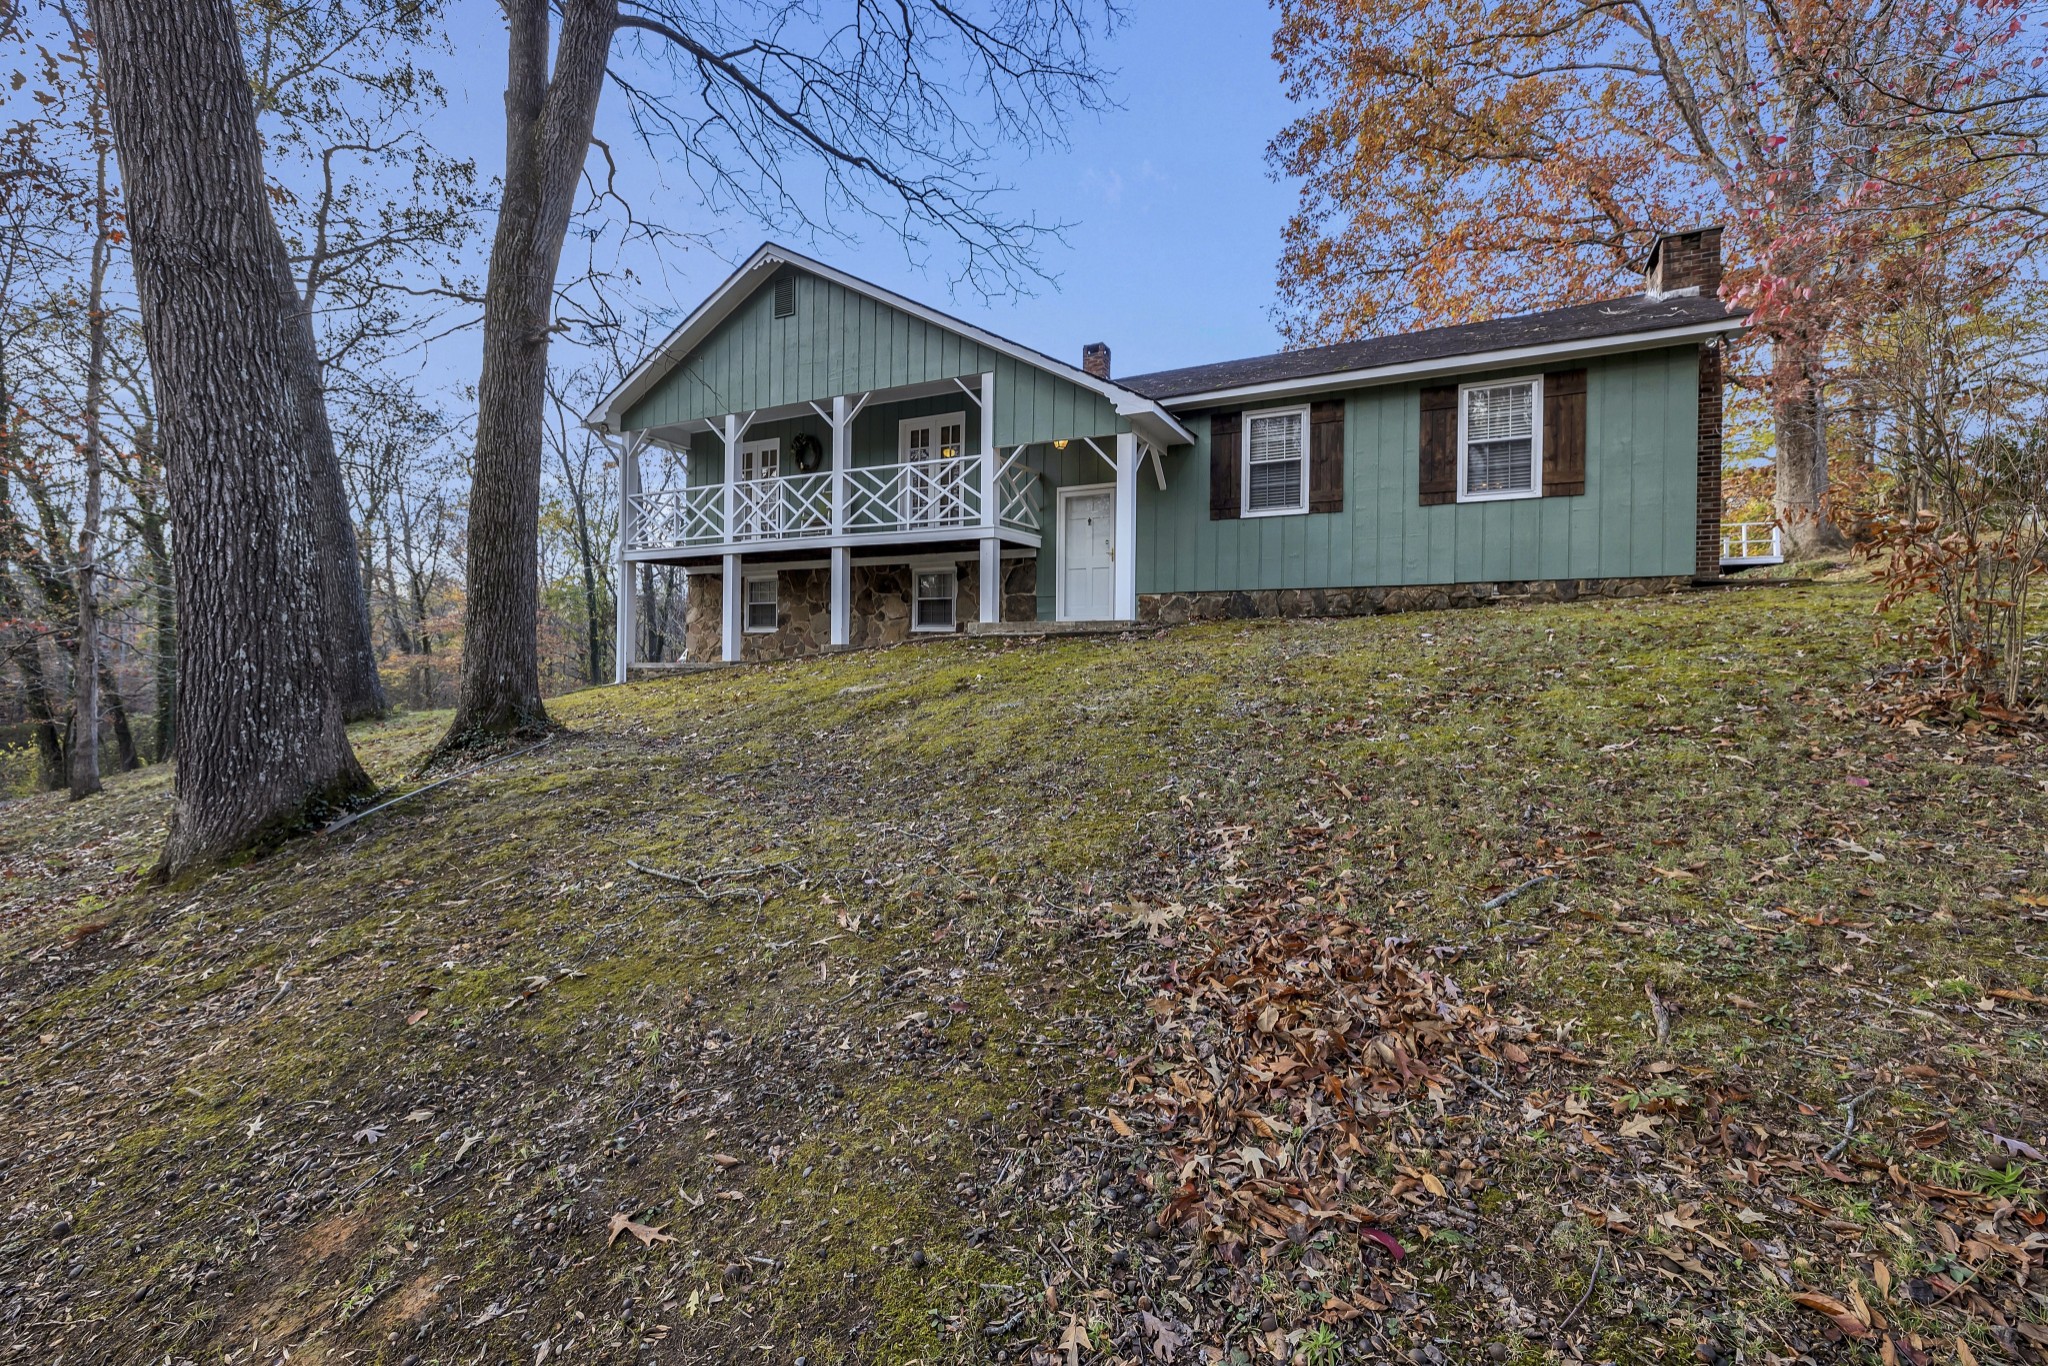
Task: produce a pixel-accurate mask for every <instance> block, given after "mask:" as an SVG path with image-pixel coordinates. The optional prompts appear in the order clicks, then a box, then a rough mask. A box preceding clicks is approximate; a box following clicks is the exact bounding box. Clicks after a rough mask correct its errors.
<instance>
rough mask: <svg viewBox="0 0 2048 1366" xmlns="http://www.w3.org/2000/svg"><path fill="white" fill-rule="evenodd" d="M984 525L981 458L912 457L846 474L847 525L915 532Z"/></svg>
mask: <svg viewBox="0 0 2048 1366" xmlns="http://www.w3.org/2000/svg"><path fill="white" fill-rule="evenodd" d="M979 525H981V457H980V456H978V455H957V456H954V457H953V458H952V459H950V460H948V459H944V458H940V459H936V460H912V461H907V462H905V463H904V464H900V465H875V466H870V467H869V468H866V469H853V470H848V471H847V472H846V529H847V530H848V531H849V532H853V533H855V534H859V533H861V532H871V531H916V530H921V529H923V528H925V527H964V526H979Z"/></svg>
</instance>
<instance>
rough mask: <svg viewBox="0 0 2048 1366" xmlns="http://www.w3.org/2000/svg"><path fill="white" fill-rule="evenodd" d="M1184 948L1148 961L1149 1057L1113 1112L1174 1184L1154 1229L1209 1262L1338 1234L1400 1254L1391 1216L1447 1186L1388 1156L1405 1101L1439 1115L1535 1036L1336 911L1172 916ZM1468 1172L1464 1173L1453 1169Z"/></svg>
mask: <svg viewBox="0 0 2048 1366" xmlns="http://www.w3.org/2000/svg"><path fill="white" fill-rule="evenodd" d="M1183 928H1184V931H1185V940H1186V943H1187V946H1188V949H1187V952H1184V953H1182V954H1180V955H1177V956H1175V957H1174V958H1173V959H1172V960H1171V961H1169V962H1167V963H1166V964H1164V965H1162V977H1161V979H1160V980H1159V981H1158V983H1157V984H1156V985H1157V992H1156V994H1155V995H1154V997H1153V1000H1152V1009H1153V1012H1154V1015H1155V1016H1156V1017H1157V1021H1158V1035H1157V1043H1156V1046H1155V1048H1154V1049H1153V1050H1152V1051H1151V1052H1150V1053H1149V1054H1147V1055H1145V1056H1143V1057H1141V1058H1139V1059H1138V1060H1136V1061H1134V1062H1133V1063H1131V1064H1130V1066H1129V1067H1128V1068H1127V1069H1126V1071H1125V1078H1124V1081H1125V1085H1124V1092H1123V1094H1122V1096H1121V1097H1120V1098H1119V1103H1120V1104H1121V1105H1123V1106H1124V1107H1125V1113H1124V1114H1122V1115H1117V1114H1116V1113H1115V1112H1114V1111H1112V1118H1111V1122H1112V1124H1114V1125H1116V1126H1117V1128H1118V1130H1119V1132H1123V1133H1126V1134H1136V1133H1139V1132H1141V1131H1142V1132H1145V1133H1146V1135H1147V1137H1148V1139H1149V1140H1150V1142H1151V1145H1152V1146H1153V1147H1154V1148H1155V1149H1163V1155H1164V1157H1165V1158H1166V1159H1167V1161H1168V1163H1169V1164H1170V1165H1171V1166H1172V1168H1173V1169H1174V1170H1175V1173H1176V1176H1177V1183H1178V1184H1177V1185H1176V1186H1175V1188H1174V1189H1172V1190H1171V1191H1170V1192H1167V1193H1166V1205H1165V1208H1164V1210H1163V1211H1162V1212H1161V1214H1160V1222H1161V1224H1162V1226H1164V1227H1167V1228H1173V1227H1176V1226H1180V1225H1190V1226H1192V1227H1193V1228H1194V1230H1196V1231H1197V1232H1198V1235H1199V1237H1200V1238H1201V1239H1202V1241H1204V1242H1205V1243H1207V1244H1209V1245H1210V1246H1211V1248H1212V1250H1213V1252H1214V1254H1215V1255H1216V1256H1217V1257H1218V1259H1220V1260H1222V1261H1224V1262H1227V1263H1232V1264H1236V1263H1241V1262H1242V1261H1243V1260H1244V1257H1245V1253H1246V1249H1247V1247H1248V1246H1249V1247H1257V1246H1260V1245H1262V1244H1263V1245H1283V1244H1293V1245H1295V1246H1300V1245H1303V1244H1306V1243H1307V1242H1308V1241H1309V1240H1310V1239H1312V1238H1313V1237H1315V1236H1316V1235H1317V1234H1319V1233H1324V1232H1338V1233H1342V1234H1345V1235H1349V1236H1350V1237H1351V1238H1352V1239H1353V1240H1354V1241H1353V1246H1354V1247H1357V1248H1358V1249H1359V1250H1360V1251H1363V1250H1364V1249H1365V1248H1367V1247H1372V1246H1376V1247H1378V1248H1380V1249H1382V1250H1383V1251H1384V1252H1385V1253H1386V1254H1387V1255H1388V1256H1390V1257H1392V1258H1395V1259H1397V1260H1398V1259H1399V1258H1400V1257H1401V1256H1402V1255H1403V1249H1402V1245H1401V1242H1400V1241H1399V1236H1398V1232H1397V1231H1396V1230H1395V1229H1394V1228H1393V1227H1392V1226H1393V1225H1394V1224H1395V1221H1396V1218H1397V1214H1396V1210H1397V1208H1398V1206H1397V1204H1396V1202H1398V1201H1399V1199H1400V1197H1401V1196H1402V1195H1403V1194H1405V1193H1406V1192H1408V1191H1410V1190H1415V1189H1417V1188H1421V1189H1425V1190H1428V1191H1429V1192H1430V1193H1431V1194H1433V1195H1436V1196H1439V1197H1441V1196H1443V1195H1444V1193H1445V1189H1446V1188H1445V1181H1446V1180H1447V1179H1448V1180H1450V1181H1452V1182H1457V1181H1458V1180H1459V1178H1460V1173H1458V1172H1457V1171H1453V1172H1451V1173H1449V1175H1448V1177H1447V1176H1446V1175H1442V1174H1439V1173H1437V1172H1434V1171H1430V1170H1428V1169H1426V1168H1421V1167H1417V1166H1413V1165H1410V1164H1409V1163H1408V1162H1407V1161H1406V1160H1405V1159H1393V1160H1389V1154H1390V1153H1398V1152H1399V1151H1400V1150H1399V1149H1398V1147H1394V1146H1393V1145H1391V1144H1390V1141H1389V1140H1390V1130H1391V1126H1392V1125H1393V1124H1394V1123H1395V1122H1396V1117H1397V1116H1398V1115H1399V1114H1400V1113H1401V1112H1402V1111H1403V1109H1404V1107H1405V1106H1406V1105H1407V1104H1408V1103H1413V1102H1422V1103H1425V1104H1427V1105H1428V1106H1430V1107H1431V1108H1432V1112H1433V1113H1434V1114H1437V1115H1441V1114H1442V1113H1443V1112H1444V1111H1445V1109H1446V1108H1447V1107H1450V1108H1457V1107H1461V1106H1462V1105H1463V1104H1464V1103H1465V1100H1466V1098H1467V1097H1468V1096H1470V1095H1471V1094H1472V1093H1473V1092H1474V1091H1475V1090H1486V1091H1493V1092H1495V1094H1498V1093H1499V1092H1498V1088H1497V1087H1496V1085H1495V1082H1494V1081H1492V1080H1488V1079H1487V1078H1488V1077H1492V1078H1495V1079H1500V1078H1503V1076H1504V1075H1509V1074H1512V1073H1514V1072H1516V1071H1518V1070H1519V1069H1521V1068H1523V1067H1525V1066H1526V1065H1527V1064H1528V1063H1529V1062H1530V1054H1531V1051H1532V1049H1534V1048H1535V1047H1538V1045H1536V1044H1534V1043H1533V1037H1534V1031H1533V1027H1532V1025H1531V1023H1530V1022H1529V1021H1528V1020H1525V1019H1516V1018H1504V1017H1502V1016H1501V1015H1499V1014H1497V1013H1496V1012H1495V1011H1493V1010H1492V1009H1490V1008H1489V1007H1488V1005H1487V1004H1486V1003H1485V997H1486V995H1487V993H1486V992H1485V991H1484V990H1471V989H1461V988H1460V986H1459V984H1458V983H1457V982H1456V981H1455V980H1454V979H1453V978H1452V977H1451V976H1450V975H1449V973H1448V972H1446V971H1445V970H1444V966H1445V965H1444V964H1443V963H1442V962H1440V961H1437V960H1440V959H1441V958H1443V957H1445V956H1447V955H1446V954H1438V953H1433V952H1430V951H1425V950H1418V949H1417V948H1416V947H1415V946H1413V945H1410V944H1406V943H1403V942H1401V941H1398V940H1391V939H1384V938H1381V937H1379V936H1377V935H1375V934H1373V933H1371V932H1370V931H1368V930H1367V929H1365V928H1364V927H1363V926H1360V925H1358V924H1357V923H1355V922H1354V921H1352V920H1350V919H1348V918H1347V917H1346V916H1344V915H1343V914H1342V913H1340V912H1336V911H1333V910H1330V909H1327V908H1322V907H1317V906H1313V905H1309V904H1303V903H1293V902H1272V903H1267V904H1264V905H1258V906H1250V907H1242V906H1241V907H1236V908H1232V909H1230V910H1227V911H1226V910H1224V909H1222V908H1217V907H1211V908H1207V909H1202V910H1192V911H1189V912H1187V913H1186V921H1185V924H1184V927H1183ZM1466 1165H1467V1167H1468V1168H1469V1165H1470V1164H1469V1162H1468V1163H1467V1164H1466Z"/></svg>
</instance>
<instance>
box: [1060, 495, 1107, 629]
mask: <svg viewBox="0 0 2048 1366" xmlns="http://www.w3.org/2000/svg"><path fill="white" fill-rule="evenodd" d="M1115 533H1116V490H1115V489H1114V488H1100V489H1063V490H1061V491H1060V594H1059V617H1060V620H1061V621H1110V620H1113V619H1114V618H1115V616H1116V566H1115V556H1114V551H1113V547H1114V545H1115V540H1114V537H1115Z"/></svg>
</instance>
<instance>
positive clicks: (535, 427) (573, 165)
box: [441, 0, 618, 749]
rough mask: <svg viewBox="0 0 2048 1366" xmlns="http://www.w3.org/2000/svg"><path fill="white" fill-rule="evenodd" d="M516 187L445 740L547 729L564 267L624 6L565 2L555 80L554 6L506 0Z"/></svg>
mask: <svg viewBox="0 0 2048 1366" xmlns="http://www.w3.org/2000/svg"><path fill="white" fill-rule="evenodd" d="M504 10H505V15H506V20H507V25H508V27H509V29H510V43H509V48H510V51H509V57H508V61H507V64H506V80H505V188H504V192H503V195H502V196H501V198H500V201H499V208H498V228H497V234H496V236H495V238H494V239H493V240H492V243H491V264H490V272H489V276H488V281H487V284H486V286H485V290H484V362H483V374H482V377H481V379H480V380H479V381H478V384H477V424H476V462H475V471H476V472H475V475H474V477H473V479H472V481H471V485H470V500H469V551H468V584H467V587H468V592H469V610H468V616H467V619H466V623H465V643H464V647H463V652H462V686H461V689H460V691H459V693H458V695H457V697H456V703H455V719H454V721H453V722H452V723H451V724H450V726H449V728H448V734H447V737H446V738H445V739H443V740H442V742H441V744H442V747H443V748H444V749H447V748H453V747H458V746H461V745H464V744H468V743H472V742H474V741H476V740H480V739H485V738H488V737H491V736H497V735H506V734H512V733H517V732H528V731H536V730H544V729H546V728H547V727H548V726H549V725H550V724H551V723H550V722H549V720H548V714H547V709H546V708H545V707H543V706H542V705H541V699H540V644H539V640H538V635H537V629H538V628H537V622H536V616H537V613H538V610H539V600H538V588H537V581H538V578H539V563H538V554H539V550H538V546H539V536H540V468H541V433H542V420H543V413H544V410H545V407H546V403H547V366H548V337H549V334H550V331H551V329H552V326H553V311H554V310H553V302H554V285H555V269H556V267H557V266H558V265H559V264H560V262H561V258H562V242H563V238H564V237H565V236H566V234H567V233H568V230H569V212H570V209H571V207H572V205H573V203H574V196H575V193H576V186H577V182H578V178H579V176H580V175H581V172H582V168H583V162H584V159H585V157H586V156H587V155H588V153H589V150H590V130H591V126H592V124H593V123H594V122H595V121H596V118H597V104H598V98H599V96H600V95H602V94H603V91H604V79H605V56H606V53H607V52H608V51H609V50H610V47H611V39H612V32H613V30H614V29H615V28H616V27H617V24H618V7H617V4H616V0H562V28H561V34H560V36H559V39H558V41H557V43H556V47H555V55H554V63H553V78H552V79H550V77H549V63H548V30H549V11H548V4H547V0H506V3H505V5H504Z"/></svg>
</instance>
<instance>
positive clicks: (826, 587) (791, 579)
mask: <svg viewBox="0 0 2048 1366" xmlns="http://www.w3.org/2000/svg"><path fill="white" fill-rule="evenodd" d="M956 572H957V574H958V576H959V577H958V582H957V585H956V587H957V596H956V598H955V599H954V605H953V616H954V620H955V621H957V622H960V623H962V624H964V623H966V622H970V621H974V620H976V619H977V617H978V615H979V612H980V607H981V566H980V562H979V560H978V559H968V560H962V561H961V562H960V563H959V564H958V565H957V566H956ZM910 575H911V570H910V567H909V566H908V565H901V564H865V565H855V566H854V567H853V583H852V593H851V596H852V605H853V631H852V641H851V643H852V644H853V645H854V646H855V647H856V648H860V647H872V646H878V645H900V644H902V643H903V642H904V641H906V640H909V639H910V638H911V636H912V635H913V634H920V633H916V632H913V631H912V630H911V629H910V587H911V581H910ZM777 578H778V579H779V580H780V583H779V592H778V596H779V598H780V600H781V607H782V610H781V612H780V613H779V615H778V620H777V624H776V628H775V630H774V631H773V632H766V631H763V632H759V633H753V632H744V631H743V632H741V633H740V658H741V659H743V660H756V659H760V660H766V659H796V658H800V657H802V656H805V655H816V654H823V653H824V652H825V651H826V650H827V649H829V648H830V647H831V642H832V571H831V570H829V569H784V570H781V571H779V572H778V574H777ZM688 591H689V602H688V605H687V607H686V609H685V621H686V623H687V624H686V627H685V632H684V658H685V659H688V660H691V661H693V662H694V661H715V660H717V659H718V658H719V655H720V651H721V646H722V643H723V639H724V634H725V613H724V608H725V583H724V580H723V579H722V577H721V576H719V575H717V574H692V575H691V576H690V584H689V590H688ZM1037 616H1038V561H1037V560H1036V559H1035V558H1032V557H1029V556H1026V557H1023V558H1019V559H1006V560H1004V561H1003V620H1004V621H1033V620H1036V619H1037Z"/></svg>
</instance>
